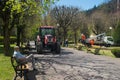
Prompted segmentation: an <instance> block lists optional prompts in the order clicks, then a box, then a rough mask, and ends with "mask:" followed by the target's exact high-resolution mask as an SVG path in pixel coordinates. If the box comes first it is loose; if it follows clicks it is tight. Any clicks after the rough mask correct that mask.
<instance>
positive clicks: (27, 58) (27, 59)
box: [13, 46, 36, 70]
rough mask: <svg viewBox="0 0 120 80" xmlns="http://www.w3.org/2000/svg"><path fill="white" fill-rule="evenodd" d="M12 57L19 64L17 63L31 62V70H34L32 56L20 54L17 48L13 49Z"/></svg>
mask: <svg viewBox="0 0 120 80" xmlns="http://www.w3.org/2000/svg"><path fill="white" fill-rule="evenodd" d="M13 57H15V58H16V60H17V62H19V63H27V62H32V67H33V70H36V69H35V59H34V56H33V54H30V55H28V56H25V55H23V54H22V53H20V50H19V46H15V47H14V54H13Z"/></svg>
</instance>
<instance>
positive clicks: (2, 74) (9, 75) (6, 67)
mask: <svg viewBox="0 0 120 80" xmlns="http://www.w3.org/2000/svg"><path fill="white" fill-rule="evenodd" d="M13 77H14V70H13V67H12V65H11V61H10V57H8V56H4V54H3V45H0V80H12V79H13Z"/></svg>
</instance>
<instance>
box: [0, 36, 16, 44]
mask: <svg viewBox="0 0 120 80" xmlns="http://www.w3.org/2000/svg"><path fill="white" fill-rule="evenodd" d="M3 39H4V38H3V36H0V44H3ZM16 40H17V39H16V37H15V36H10V43H11V44H13V43H15V42H16Z"/></svg>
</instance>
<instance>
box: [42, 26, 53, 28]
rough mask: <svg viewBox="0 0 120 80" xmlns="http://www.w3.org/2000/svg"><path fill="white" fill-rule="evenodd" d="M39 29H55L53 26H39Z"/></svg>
mask: <svg viewBox="0 0 120 80" xmlns="http://www.w3.org/2000/svg"><path fill="white" fill-rule="evenodd" d="M40 28H55V27H54V26H41V27H40Z"/></svg>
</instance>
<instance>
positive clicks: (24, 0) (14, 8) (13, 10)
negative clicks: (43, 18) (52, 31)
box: [0, 0, 54, 56]
mask: <svg viewBox="0 0 120 80" xmlns="http://www.w3.org/2000/svg"><path fill="white" fill-rule="evenodd" d="M36 1H38V0H0V18H1V19H2V22H3V25H2V28H3V36H4V54H5V55H7V56H8V55H10V54H9V53H10V52H9V51H10V32H11V30H12V29H13V27H14V21H13V20H15V19H16V18H15V16H16V17H19V18H18V20H17V22H16V23H18V22H19V21H20V18H21V16H22V15H20V16H17V15H18V14H21V13H24V12H25V11H28V10H29V13H28V15H33V14H36V13H38V14H40V15H41V14H42V12H43V8H44V6H45V7H46V5H48V4H50V2H51V0H44V5H37V2H36ZM53 1H54V0H52V2H53ZM14 15H15V16H14ZM11 23H12V25H11ZM20 26H21V25H20Z"/></svg>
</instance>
